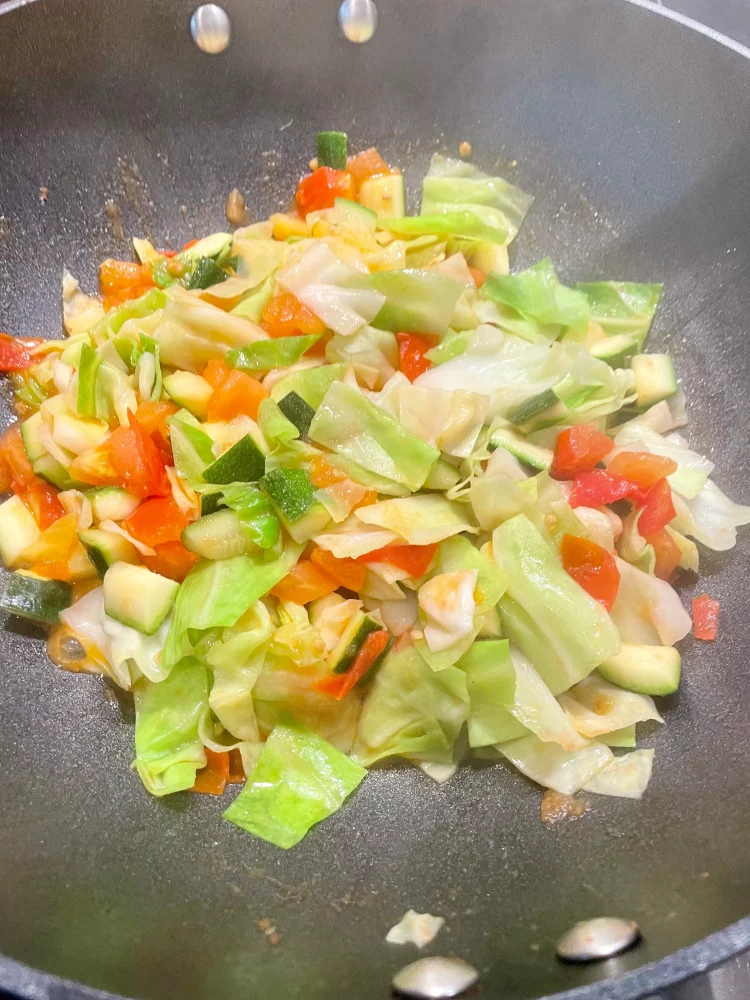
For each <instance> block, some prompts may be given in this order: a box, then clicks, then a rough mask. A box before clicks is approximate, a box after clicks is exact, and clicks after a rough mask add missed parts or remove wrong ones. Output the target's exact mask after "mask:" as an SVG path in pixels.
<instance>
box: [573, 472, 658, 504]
mask: <svg viewBox="0 0 750 1000" xmlns="http://www.w3.org/2000/svg"><path fill="white" fill-rule="evenodd" d="M625 498H628V499H633V500H635V502H636V503H639V504H642V503H644V502H645V500H646V494H645V493H644V492H643V491H642V490H641V489H640V488H639V487H638V486H636V484H635V483H631V482H629V481H628V480H627V479H623V478H622V477H621V476H613V475H611V473H609V472H605V470H604V469H590V470H587V471H585V472H576V474H575V478H574V480H573V487H572V489H571V491H570V496H569V497H568V502H569V504H570V506H571V507H601V506H603V505H604V504H608V503H615V501H617V500H624V499H625Z"/></svg>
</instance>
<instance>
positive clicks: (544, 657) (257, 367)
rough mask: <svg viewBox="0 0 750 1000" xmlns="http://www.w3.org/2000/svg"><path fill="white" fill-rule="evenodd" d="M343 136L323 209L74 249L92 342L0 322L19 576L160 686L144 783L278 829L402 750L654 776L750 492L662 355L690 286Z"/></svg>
mask: <svg viewBox="0 0 750 1000" xmlns="http://www.w3.org/2000/svg"><path fill="white" fill-rule="evenodd" d="M346 147H347V143H346V137H345V136H344V135H343V134H341V133H323V134H322V135H321V136H320V137H319V149H318V155H319V161H320V163H321V165H320V166H319V167H318V168H317V169H315V170H314V171H313V172H312V173H311V174H310V175H309V176H307V177H305V178H304V179H303V180H302V181H301V182H300V184H299V187H298V189H297V210H296V211H295V212H290V213H288V214H276V215H272V216H271V218H270V219H268V220H267V221H265V222H261V223H257V224H254V225H250V226H247V227H246V228H241V229H237V230H236V231H235V232H234V233H233V234H229V233H215V234H214V235H212V236H208V237H206V238H204V239H201V240H198V241H197V242H196V241H192V242H191V243H190V244H188V245H186V246H185V247H184V248H183V250H182V251H181V252H179V253H172V252H165V251H160V250H156V249H155V248H154V247H153V246H152V245H151V244H150V243H148V242H146V241H145V240H135V241H134V243H135V250H136V253H137V256H138V259H139V262H138V263H128V262H123V261H114V260H108V261H105V262H104V263H103V264H102V265H101V290H102V298H101V299H98V298H93V297H89V296H87V295H84V294H83V293H82V292H81V290H80V289H79V287H78V284H77V282H76V281H75V280H74V279H73V278H72V277H71V276H70V275H66V276H65V279H64V283H63V306H64V322H65V330H66V333H67V337H66V338H65V339H64V340H46V341H36V340H20V339H18V338H11V337H7V336H6V337H3V338H2V339H0V368H2V369H3V370H5V371H7V372H9V373H10V379H11V380H12V383H13V386H14V389H15V395H16V401H17V408H18V410H19V414H20V416H21V417H22V420H21V421H20V422H19V423H17V424H15V425H14V426H13V427H11V428H10V430H9V431H8V432H7V433H6V434H5V436H4V438H3V439H2V443H1V445H0V487H1V488H2V489H3V490H4V491H6V492H11V493H12V495H11V497H10V499H8V500H6V501H5V502H4V503H3V504H2V505H1V506H0V555H1V556H2V559H3V562H4V564H5V566H6V567H7V568H8V569H11V570H13V571H14V572H13V573H11V574H10V575H9V577H8V580H7V582H6V591H5V595H4V597H3V599H2V605H3V606H4V607H5V608H7V609H8V610H9V611H11V612H12V613H14V614H20V615H24V616H26V617H30V618H32V619H35V620H37V621H42V622H50V623H55V624H56V623H59V622H62V624H58V625H57V628H56V630H55V631H54V633H53V634H52V637H51V640H50V651H51V655H52V656H53V658H54V659H55V660H56V661H57V662H59V663H61V664H63V665H65V666H67V667H68V668H70V669H77V670H87V671H98V672H101V673H104V674H106V675H107V676H108V677H109V678H111V680H113V681H114V682H115V683H116V684H118V685H120V686H121V687H122V688H124V689H126V690H130V691H132V692H133V694H134V698H135V708H136V724H135V768H136V770H137V773H138V774H139V775H140V777H141V779H142V781H143V783H144V785H145V786H146V788H147V789H148V791H149V792H151V793H152V794H154V795H159V796H161V795H169V794H172V793H175V792H179V791H182V790H186V789H194V790H196V791H201V792H210V793H214V794H220V793H222V792H223V791H224V789H225V786H226V784H227V782H231V781H237V782H245V783H244V787H243V788H242V790H241V791H240V792H239V794H238V795H237V796H236V797H235V798H234V801H233V802H232V803H231V805H229V807H228V809H227V811H226V813H225V816H226V818H227V819H229V820H230V821H231V822H233V823H235V824H237V825H238V826H241V827H243V828H244V829H246V830H248V831H250V832H252V833H254V834H256V835H257V836H259V837H262V838H264V839H266V840H268V841H271V842H272V843H274V844H277V845H279V846H280V847H285V848H286V847H291V846H292V845H294V844H295V843H297V842H298V841H299V840H300V839H301V838H302V837H303V836H304V834H305V833H306V832H307V831H308V829H309V828H310V827H311V826H312V825H313V824H314V823H317V822H318V821H319V820H321V819H324V818H325V817H326V816H328V815H330V814H331V813H333V812H334V811H335V810H337V809H338V808H339V807H340V806H341V805H342V804H343V802H344V800H345V799H346V798H347V796H348V795H350V794H351V793H352V792H353V791H354V789H355V788H356V787H357V786H358V785H359V783H360V782H361V781H362V779H363V778H364V776H365V774H366V770H365V769H366V768H367V767H370V766H371V765H373V764H375V763H376V762H377V761H380V760H383V759H384V758H388V757H393V756H398V757H403V758H406V759H408V760H410V761H414V762H416V763H417V764H419V765H420V766H422V767H423V768H424V770H425V771H426V772H427V774H430V775H432V776H433V777H435V778H436V779H438V780H444V779H445V778H446V777H448V776H450V774H451V773H452V771H453V770H454V768H455V765H456V764H457V763H458V761H459V759H460V757H461V756H463V755H465V754H467V753H469V754H471V753H479V754H481V755H482V756H485V757H486V756H488V755H493V754H494V755H495V756H496V757H500V756H502V757H504V758H507V760H509V761H511V762H512V763H513V764H514V765H515V766H516V767H517V768H518V769H519V770H520V771H522V772H523V773H524V774H525V775H527V776H528V777H530V778H532V779H533V780H534V781H536V782H538V783H539V784H540V785H542V786H544V787H546V788H549V789H553V790H555V791H557V792H558V793H562V794H574V793H576V792H578V791H579V790H581V789H584V790H586V791H587V792H592V793H598V794H601V795H619V796H626V797H631V798H639V797H640V796H641V795H642V794H643V792H644V790H645V788H646V785H647V783H648V780H649V776H650V773H651V768H652V758H653V750H646V749H640V750H636V749H633V748H634V747H635V746H636V727H637V725H638V723H643V722H649V721H652V720H654V721H656V722H661V721H662V719H661V716H660V714H659V711H658V709H657V707H656V704H655V702H654V700H653V698H654V696H659V695H666V694H670V693H671V692H673V691H675V690H676V689H677V686H678V684H679V680H680V655H679V653H678V652H677V650H676V649H675V643H677V642H679V640H680V639H682V638H683V637H684V636H685V635H687V633H688V632H689V631H690V628H691V618H690V616H689V615H688V614H687V612H686V611H685V610H684V608H683V607H682V605H681V603H680V600H679V598H678V596H677V594H676V593H675V591H674V590H673V589H672V587H671V586H670V582H669V581H671V580H673V579H674V577H675V575H676V574H678V573H679V572H680V571H682V570H689V571H692V572H697V570H698V549H697V547H696V544H695V542H696V541H697V542H699V543H701V544H703V545H706V546H708V547H709V548H711V549H717V550H724V549H729V548H731V547H732V546H733V545H734V542H735V538H736V528H737V526H738V525H741V524H746V523H747V522H749V521H750V507H742V506H739V505H737V504H735V503H733V502H732V501H731V500H729V499H728V498H727V497H726V496H725V495H724V494H723V493H722V491H721V490H720V489H719V487H718V486H716V485H715V483H714V482H713V481H712V480H711V479H710V478H709V477H710V475H711V472H712V470H713V465H712V463H711V462H710V461H708V460H707V459H705V458H703V457H702V456H700V455H698V454H697V453H696V452H694V451H692V450H691V449H690V448H689V447H688V445H687V443H686V441H685V440H684V438H683V437H682V436H681V435H680V434H679V433H677V432H676V431H675V428H678V427H681V426H682V425H684V424H685V422H686V420H685V416H684V408H683V400H682V393H681V391H680V389H679V388H678V386H677V382H676V380H675V375H674V371H673V369H672V364H671V361H670V359H669V357H668V356H667V355H664V354H647V353H644V341H645V339H646V336H647V334H648V331H649V327H650V325H651V321H652V318H653V316H654V312H655V310H656V307H657V303H658V300H659V296H660V293H661V286H660V285H641V284H632V283H628V282H619V281H602V282H595V283H591V284H581V285H577V286H576V287H574V288H568V287H566V286H565V285H563V284H561V283H560V281H559V280H558V278H557V275H556V273H555V270H554V268H553V266H552V264H551V263H550V261H549V260H542V261H540V262H539V263H538V264H536V265H535V266H534V267H531V268H529V269H528V270H526V271H522V272H520V273H515V274H510V273H509V268H508V250H507V247H508V244H509V243H510V242H511V241H512V240H513V238H514V237H515V236H516V234H517V232H518V230H519V228H520V226H521V224H522V222H523V219H524V216H525V214H526V212H527V211H528V209H529V206H530V204H531V198H530V197H529V196H528V195H526V194H524V193H523V191H521V190H519V189H518V188H517V187H515V186H514V185H512V184H510V183H508V182H507V181H505V180H503V179H502V178H500V177H490V176H488V175H486V174H485V173H482V172H481V171H480V170H478V169H477V168H476V167H474V166H473V165H471V164H469V163H467V162H463V161H457V160H453V159H447V158H445V157H443V156H435V157H434V158H433V160H432V164H431V166H430V169H429V172H428V174H427V176H426V177H425V179H424V181H423V186H422V202H421V213H420V214H419V215H417V216H406V215H405V214H404V187H403V180H402V177H401V174H400V173H399V171H398V170H394V169H391V168H390V167H388V166H387V165H386V163H385V162H384V161H383V160H382V158H381V157H380V155H379V154H378V153H377V151H376V150H374V149H370V150H367V151H365V152H363V153H360V154H358V155H356V156H352V157H347V148H346ZM717 614H718V605H717V603H716V602H715V601H712V600H711V599H710V598H709V597H707V596H705V595H704V597H703V598H699V599H698V600H697V601H696V602H695V619H696V626H697V627H696V634H697V635H698V636H699V637H701V638H704V639H712V638H714V636H715V634H716V620H717ZM613 748H614V749H618V748H626V749H627V750H628V751H629V752H627V753H624V754H618V755H616V754H615V753H614V752H613Z"/></svg>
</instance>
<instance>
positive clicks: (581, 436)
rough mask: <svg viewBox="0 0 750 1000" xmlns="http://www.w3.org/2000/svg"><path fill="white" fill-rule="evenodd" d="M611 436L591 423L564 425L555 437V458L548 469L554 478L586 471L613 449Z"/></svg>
mask: <svg viewBox="0 0 750 1000" xmlns="http://www.w3.org/2000/svg"><path fill="white" fill-rule="evenodd" d="M614 446H615V445H614V442H613V441H612V438H609V437H607V435H606V434H602V432H601V431H598V430H597V429H596V428H595V427H592V426H591V424H575V425H574V426H573V427H566V428H565V430H564V431H561V433H560V434H559V436H558V438H557V447H556V448H555V460H554V462H553V463H552V469H551V470H550V471H551V473H552V475H553V476H554V477H555V479H572V478H573V477H574V476H575V474H576V472H587V471H590V470H591V469H593V468H594V466H595V465H596V463H597V462H601V460H602V459H603V458H604V457H605V455H608V454H609V453H610V452H611V451H612V450H613V449H614Z"/></svg>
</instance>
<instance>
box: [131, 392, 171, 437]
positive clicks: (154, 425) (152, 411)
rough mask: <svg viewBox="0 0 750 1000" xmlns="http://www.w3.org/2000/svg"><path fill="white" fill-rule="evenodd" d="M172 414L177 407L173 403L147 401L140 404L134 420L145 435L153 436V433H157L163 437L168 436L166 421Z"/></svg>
mask: <svg viewBox="0 0 750 1000" xmlns="http://www.w3.org/2000/svg"><path fill="white" fill-rule="evenodd" d="M173 413H177V407H176V406H175V405H174V403H168V402H166V401H164V402H151V401H148V400H147V401H146V402H144V403H141V404H140V406H139V407H138V409H137V410H136V412H135V419H136V420H137V421H138V423H139V424H140V425H141V427H142V428H143V429H144V430H145V431H146V433H147V434H153V433H154V432H155V431H159V432H160V433H162V434H164V435H165V436H168V435H169V426H168V424H167V420H168V419H169V418H170V417H171V416H172V414H173Z"/></svg>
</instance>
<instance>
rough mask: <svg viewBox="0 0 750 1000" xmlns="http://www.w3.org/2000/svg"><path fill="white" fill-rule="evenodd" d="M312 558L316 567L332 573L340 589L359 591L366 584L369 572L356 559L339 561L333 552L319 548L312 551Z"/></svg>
mask: <svg viewBox="0 0 750 1000" xmlns="http://www.w3.org/2000/svg"><path fill="white" fill-rule="evenodd" d="M310 558H311V559H312V561H313V562H314V563H315V565H316V566H320V568H321V569H323V570H325V571H326V573H330V575H331V576H332V577H333V578H334V580H336V581H337V582H338V585H339V586H340V587H346V588H347V590H354V591H358V590H359V589H360V588H361V587H362V585H363V584H364V582H365V576H366V575H367V570H366V568H365V567H364V566H362V565H361V564H360V563H358V562H357V561H356V560H355V559H337V558H336V556H335V555H333V553H332V552H329V551H328V550H327V549H319V548H318V547H317V546H316V547H315V548H314V549H313V550H312V553H311V555H310Z"/></svg>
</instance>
